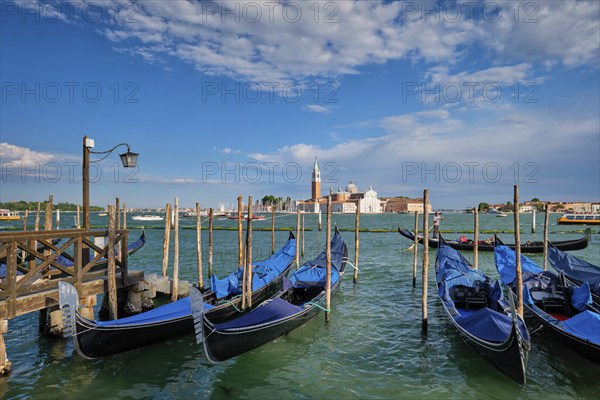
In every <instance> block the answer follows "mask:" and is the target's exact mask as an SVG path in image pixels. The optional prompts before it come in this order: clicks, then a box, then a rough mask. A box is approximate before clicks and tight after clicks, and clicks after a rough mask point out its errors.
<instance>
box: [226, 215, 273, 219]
mask: <svg viewBox="0 0 600 400" xmlns="http://www.w3.org/2000/svg"><path fill="white" fill-rule="evenodd" d="M227 218H229V219H237V218H238V216H237V214H233V215H230V216H229V217H227ZM242 219H248V214H244V215H242ZM252 219H258V220H261V219H265V216H264V215H257V214H252Z"/></svg>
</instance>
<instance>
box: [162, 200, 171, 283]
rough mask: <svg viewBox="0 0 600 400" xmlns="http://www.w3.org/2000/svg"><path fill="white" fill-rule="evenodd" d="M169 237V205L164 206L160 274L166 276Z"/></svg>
mask: <svg viewBox="0 0 600 400" xmlns="http://www.w3.org/2000/svg"><path fill="white" fill-rule="evenodd" d="M170 237H171V205H170V204H169V203H167V205H166V207H165V235H164V237H163V259H162V276H163V277H166V276H167V272H168V270H169V239H170Z"/></svg>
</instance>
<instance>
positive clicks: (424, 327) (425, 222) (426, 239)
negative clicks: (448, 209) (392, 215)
mask: <svg viewBox="0 0 600 400" xmlns="http://www.w3.org/2000/svg"><path fill="white" fill-rule="evenodd" d="M428 205H429V190H427V189H425V190H424V191H423V271H422V272H423V274H422V276H423V291H422V293H421V331H422V332H423V334H427V286H428V284H427V283H428V276H427V275H428V271H429V233H428V232H429V207H428Z"/></svg>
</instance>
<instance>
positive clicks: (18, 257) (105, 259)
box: [0, 229, 129, 320]
mask: <svg viewBox="0 0 600 400" xmlns="http://www.w3.org/2000/svg"><path fill="white" fill-rule="evenodd" d="M113 232H114V233H113ZM128 236H129V234H128V231H127V230H126V229H119V230H112V229H111V230H100V231H85V230H82V229H69V230H54V231H36V232H17V233H15V232H2V233H0V264H5V267H4V268H3V269H4V273H2V271H1V270H0V320H1V319H11V318H14V317H16V316H18V315H22V314H25V313H28V312H31V311H36V310H39V309H42V308H45V307H48V306H50V305H52V304H49V301H48V300H52V299H48V298H46V299H44V298H41V299H40V298H39V296H32V295H34V294H40V293H44V292H48V291H56V290H57V288H58V282H59V281H67V282H69V283H72V284H74V285H75V286H76V287H77V289H78V290H80V295H83V294H84V293H85V292H86V290H85V288H84V287H83V286H84V285H83V284H84V283H86V282H90V281H99V282H102V285H103V286H104V283H105V281H106V280H107V279H108V281H109V282H108V288H111V287H112V288H116V287H117V286H119V287H123V286H126V282H125V280H126V279H127V264H128V257H127V255H128V252H127V247H128ZM99 237H108V240H107V241H106V243H105V244H104V245H103V246H99V245H97V244H96V243H94V238H99ZM111 242H112V243H111ZM109 248H111V249H114V250H113V252H114V253H115V254H117V256H116V257H110V256H109V254H108V252H109ZM90 250H93V251H94V252H95V255H94V256H93V257H91V256H88V254H89V253H90ZM112 260H114V265H112V264H113V262H112ZM117 276H120V279H121V281H120V282H118V283H117V282H116V279H117ZM111 281H112V282H111ZM95 291H96V290H95ZM100 291H101V290H100ZM52 297H54V296H52ZM44 303H45V304H44ZM51 303H53V302H51ZM44 306H45V307H44Z"/></svg>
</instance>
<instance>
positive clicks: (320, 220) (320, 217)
mask: <svg viewBox="0 0 600 400" xmlns="http://www.w3.org/2000/svg"><path fill="white" fill-rule="evenodd" d="M319 232H321V207H320V205H319Z"/></svg>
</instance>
